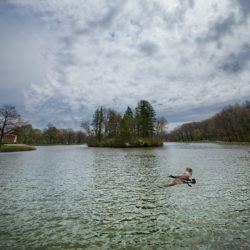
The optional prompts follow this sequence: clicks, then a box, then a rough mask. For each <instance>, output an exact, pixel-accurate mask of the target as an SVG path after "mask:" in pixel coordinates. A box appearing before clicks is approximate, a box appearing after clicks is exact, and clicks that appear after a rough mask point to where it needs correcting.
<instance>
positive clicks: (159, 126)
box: [155, 117, 168, 138]
mask: <svg viewBox="0 0 250 250" xmlns="http://www.w3.org/2000/svg"><path fill="white" fill-rule="evenodd" d="M167 123H168V122H167V119H166V118H165V117H160V118H157V119H156V121H155V132H156V136H157V137H159V138H163V137H164V134H165V127H166V125H167Z"/></svg>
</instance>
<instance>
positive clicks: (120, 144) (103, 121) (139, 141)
mask: <svg viewBox="0 0 250 250" xmlns="http://www.w3.org/2000/svg"><path fill="white" fill-rule="evenodd" d="M166 124H167V120H166V119H165V118H164V117H160V118H156V113H155V111H154V109H153V107H152V105H151V104H150V103H149V102H148V101H146V100H141V101H140V102H139V103H138V105H137V107H136V108H135V110H134V111H133V110H132V109H131V108H130V107H128V108H127V110H126V111H125V113H124V115H121V114H120V113H118V112H117V111H115V110H113V109H106V108H103V107H100V108H98V109H96V111H95V113H94V115H93V120H92V123H91V124H90V123H88V122H83V123H82V127H83V128H84V129H85V131H86V133H87V135H88V137H87V144H88V146H89V147H116V148H129V147H159V146H162V145H163V141H164V128H165V126H166Z"/></svg>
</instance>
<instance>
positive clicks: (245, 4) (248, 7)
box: [238, 0, 250, 18]
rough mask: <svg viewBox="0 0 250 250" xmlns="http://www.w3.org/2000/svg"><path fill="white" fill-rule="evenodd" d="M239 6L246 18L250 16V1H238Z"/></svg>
mask: <svg viewBox="0 0 250 250" xmlns="http://www.w3.org/2000/svg"><path fill="white" fill-rule="evenodd" d="M238 3H239V6H240V8H241V11H242V13H243V16H244V18H246V17H247V16H249V14H250V1H249V0H238Z"/></svg>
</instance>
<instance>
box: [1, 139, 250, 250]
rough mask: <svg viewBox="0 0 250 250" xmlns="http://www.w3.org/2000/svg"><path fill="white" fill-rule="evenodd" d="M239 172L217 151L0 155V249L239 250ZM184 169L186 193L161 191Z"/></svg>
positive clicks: (243, 187) (207, 147)
mask: <svg viewBox="0 0 250 250" xmlns="http://www.w3.org/2000/svg"><path fill="white" fill-rule="evenodd" d="M249 166H250V154H249V153H248V147H247V146H230V145H217V144H176V143H167V144H165V146H164V147H163V148H155V149H107V148H106V149H101V148H87V147H84V146H56V147H39V148H38V150H37V151H33V152H21V153H11V154H10V153H2V154H1V155H0V190H1V193H0V221H1V223H0V247H1V248H22V247H25V248H56V249H61V248H91V249H100V248H101V249H111V248H114V249H127V248H128V249H129V248H137V249H141V248H143V249H152V248H153V249H180V248H181V249H239V248H240V247H244V249H246V248H247V246H248V244H249V239H248V237H249V198H248V197H249V186H248V183H249V180H248V179H249V178H248V172H247V171H249ZM187 167H190V168H192V169H193V171H194V172H193V175H194V177H195V178H196V180H197V184H196V185H193V186H192V187H188V186H187V185H178V186H174V187H168V188H166V187H164V185H165V184H166V183H168V182H169V181H170V179H169V178H168V175H170V174H181V173H182V172H183V171H184V170H185V168H187Z"/></svg>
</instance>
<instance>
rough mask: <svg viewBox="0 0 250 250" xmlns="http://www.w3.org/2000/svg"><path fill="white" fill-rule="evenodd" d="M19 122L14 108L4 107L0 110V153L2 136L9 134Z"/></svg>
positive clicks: (18, 115)
mask: <svg viewBox="0 0 250 250" xmlns="http://www.w3.org/2000/svg"><path fill="white" fill-rule="evenodd" d="M20 122H21V116H20V114H19V113H18V112H17V111H16V108H15V107H14V106H11V105H4V106H3V107H2V108H0V151H1V146H2V140H3V137H4V135H5V134H8V133H11V132H12V131H13V129H14V128H15V127H16V126H17V125H18V124H20Z"/></svg>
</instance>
